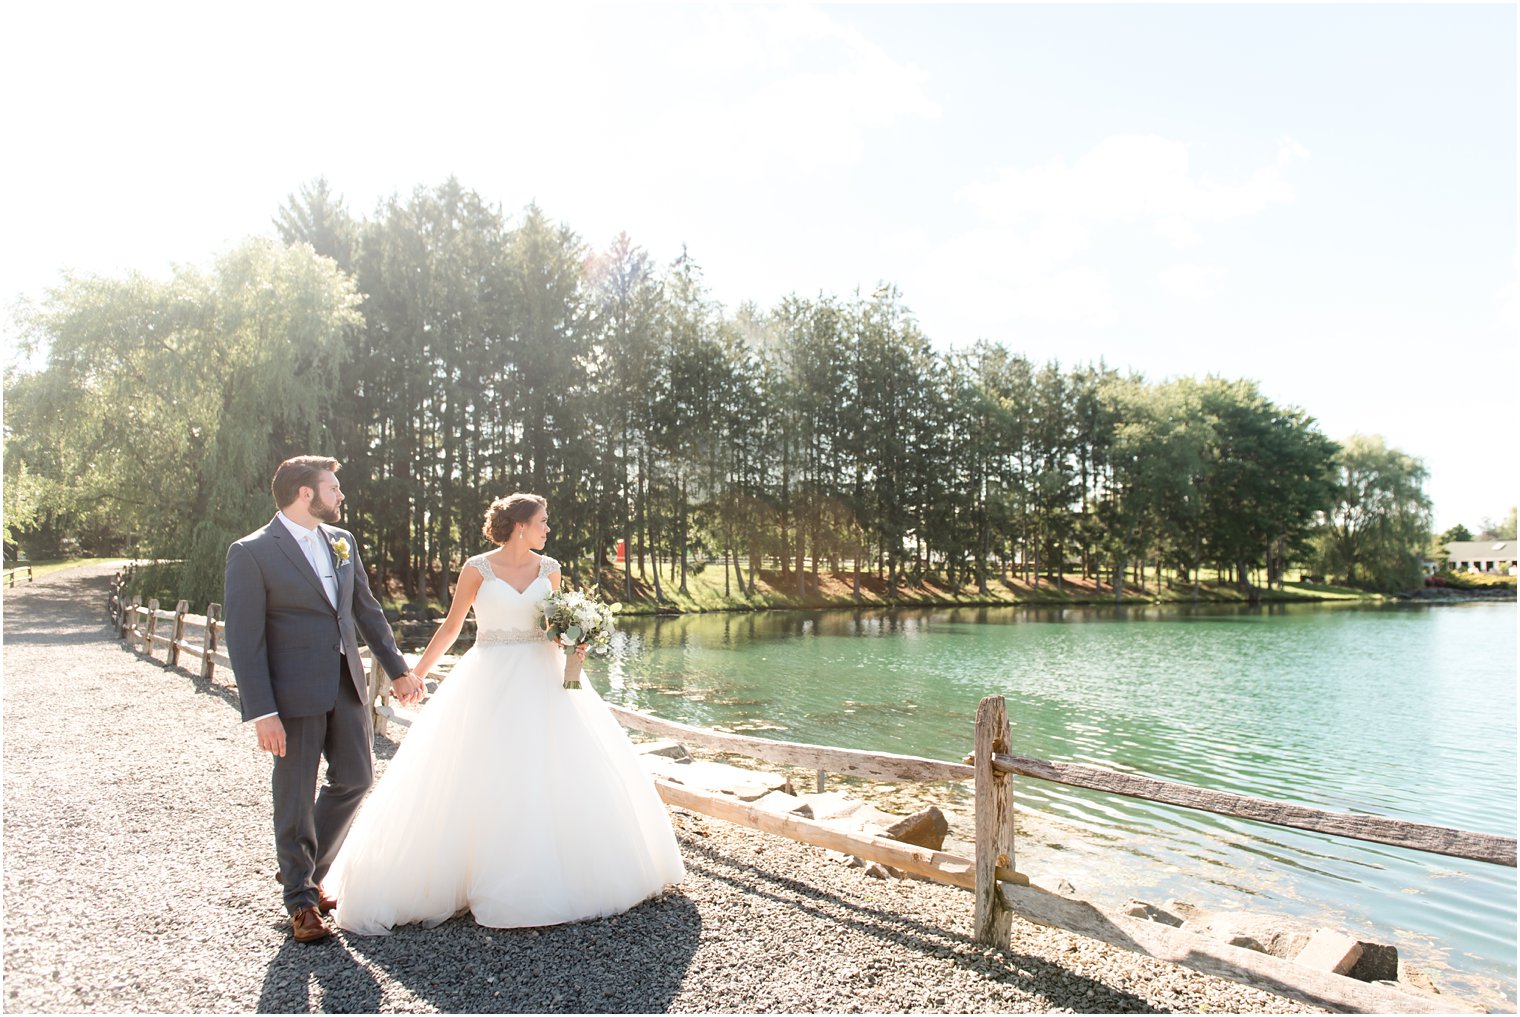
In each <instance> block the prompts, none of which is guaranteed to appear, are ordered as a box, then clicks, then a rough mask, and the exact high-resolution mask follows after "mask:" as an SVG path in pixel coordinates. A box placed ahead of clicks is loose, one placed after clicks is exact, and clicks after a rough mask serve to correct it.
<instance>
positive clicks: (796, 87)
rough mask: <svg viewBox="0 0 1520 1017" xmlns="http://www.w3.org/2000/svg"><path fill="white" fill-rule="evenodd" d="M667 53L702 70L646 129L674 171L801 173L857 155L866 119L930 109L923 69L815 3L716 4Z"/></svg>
mask: <svg viewBox="0 0 1520 1017" xmlns="http://www.w3.org/2000/svg"><path fill="white" fill-rule="evenodd" d="M687 54H690V55H689V56H688V55H687ZM670 55H671V57H672V58H673V59H675V60H677V61H679V62H680V63H683V64H684V63H686V62H687V61H688V60H690V61H692V62H693V66H692V70H693V72H694V73H693V74H692V80H702V78H701V75H700V74H698V73H696V72H698V71H701V70H703V69H704V68H706V69H707V71H708V74H709V76H708V77H707V79H706V84H705V85H704V91H703V92H702V93H701V94H697V95H693V96H691V97H689V98H687V99H685V100H678V101H676V102H674V103H669V104H666V105H665V106H664V107H663V108H662V109H661V111H660V113H659V115H658V117H657V119H656V126H655V129H654V131H652V132H651V133H652V135H653V136H655V137H657V138H659V140H660V148H661V150H662V154H663V156H664V158H665V159H666V160H667V161H670V162H676V163H678V164H679V165H680V166H681V167H682V168H683V172H688V173H703V174H714V175H719V176H722V177H724V178H737V179H738V180H740V181H745V182H753V181H756V180H760V179H763V178H769V177H773V176H775V175H777V174H780V175H784V176H790V177H801V176H807V175H809V174H812V173H815V172H817V171H819V170H825V169H836V168H840V167H846V166H850V165H853V164H855V163H857V162H858V161H859V160H860V159H861V157H862V155H863V153H864V150H865V141H866V134H867V131H868V129H870V128H876V127H885V126H888V125H891V124H893V123H895V122H897V121H898V120H900V119H902V118H905V117H926V118H935V117H938V116H939V114H940V110H939V107H938V105H936V104H935V103H934V101H933V100H932V99H930V98H929V96H928V94H927V93H926V91H925V88H924V86H925V83H926V82H927V79H928V76H927V74H926V73H925V72H924V71H923V70H921V69H919V68H918V67H917V66H915V65H913V64H911V63H906V62H903V61H900V60H896V59H894V58H893V57H892V56H890V55H889V54H888V53H887V52H886V51H885V50H883V49H882V48H881V47H880V46H878V45H876V44H875V43H873V42H871V41H869V40H868V39H866V38H865V37H864V36H862V35H861V34H860V33H858V32H856V31H855V30H853V29H851V28H848V27H846V26H844V25H841V24H839V23H838V22H835V21H833V20H832V19H830V18H829V17H828V16H827V15H826V14H825V13H824V12H822V11H820V10H817V9H815V8H808V7H792V6H786V7H781V8H776V9H765V8H755V9H750V8H722V9H721V10H720V11H718V12H717V13H716V14H715V15H714V16H713V17H712V18H710V19H708V20H707V21H706V24H705V26H704V29H703V31H702V33H701V34H700V35H699V36H698V37H697V38H696V39H695V41H694V42H693V43H691V44H690V45H689V46H683V47H682V52H681V53H672V54H670ZM741 75H742V76H743V77H744V79H745V80H737V76H741ZM725 79H727V80H725ZM751 79H758V80H751ZM672 146H673V147H674V151H673V152H672V151H671V147H672Z"/></svg>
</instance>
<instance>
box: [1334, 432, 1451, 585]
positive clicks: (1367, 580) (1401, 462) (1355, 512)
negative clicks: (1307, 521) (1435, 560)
mask: <svg viewBox="0 0 1520 1017" xmlns="http://www.w3.org/2000/svg"><path fill="white" fill-rule="evenodd" d="M1425 478H1426V471H1425V464H1424V463H1423V462H1421V461H1420V460H1419V459H1416V458H1415V457H1413V456H1411V455H1408V454H1406V453H1404V452H1401V451H1399V450H1398V449H1396V448H1390V447H1389V446H1388V444H1387V443H1386V442H1385V441H1384V440H1383V438H1382V437H1381V436H1380V435H1365V434H1353V435H1352V436H1351V437H1350V438H1348V439H1346V442H1345V444H1344V445H1343V447H1342V448H1341V450H1340V452H1339V453H1338V454H1337V456H1336V458H1335V467H1334V472H1333V474H1332V488H1331V490H1332V492H1333V505H1332V508H1331V509H1330V511H1328V512H1326V513H1324V516H1323V525H1322V527H1321V529H1320V532H1319V534H1318V541H1317V543H1318V548H1319V564H1320V566H1321V567H1322V568H1323V569H1324V571H1326V572H1331V573H1334V574H1336V575H1340V576H1344V577H1345V578H1346V580H1347V582H1350V583H1353V584H1360V585H1366V586H1370V587H1371V588H1373V589H1377V590H1396V589H1401V588H1407V587H1410V586H1415V585H1418V583H1419V581H1420V577H1421V568H1420V556H1421V553H1422V552H1423V551H1424V548H1425V542H1426V540H1427V538H1428V535H1429V533H1430V508H1431V505H1430V497H1429V496H1428V495H1427V494H1426V493H1425Z"/></svg>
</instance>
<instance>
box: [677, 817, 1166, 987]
mask: <svg viewBox="0 0 1520 1017" xmlns="http://www.w3.org/2000/svg"><path fill="white" fill-rule="evenodd" d="M681 854H682V856H683V857H684V858H685V859H686V867H687V868H688V869H689V870H691V871H693V872H700V873H701V874H702V875H703V876H705V877H707V878H708V879H711V880H714V881H716V882H721V883H727V884H728V885H730V886H732V887H734V888H736V889H739V890H742V891H743V892H744V893H746V894H749V895H751V896H755V897H763V898H766V899H767V900H773V901H777V902H779V903H783V904H786V905H787V906H789V907H792V908H795V909H796V910H798V911H800V912H803V913H804V914H807V915H809V916H811V917H813V918H815V919H818V920H822V921H827V922H835V923H838V924H841V925H848V926H849V927H850V929H852V930H853V931H855V932H858V933H863V934H865V935H868V936H871V937H873V938H875V939H879V940H882V941H884V942H888V943H895V944H898V945H900V946H905V947H908V948H910V949H913V950H917V951H920V952H922V953H924V954H929V955H934V956H940V957H944V958H946V959H948V960H951V961H953V962H954V963H955V964H956V965H957V966H958V967H961V968H964V969H966V970H968V971H972V972H975V973H976V974H978V975H979V976H980V977H982V978H987V979H990V980H992V981H997V982H1002V983H1003V984H1006V985H1011V986H1015V987H1016V988H1018V989H1020V990H1021V991H1024V992H1027V993H1029V994H1031V995H1035V996H1048V994H1049V991H1050V989H1051V988H1052V985H1053V984H1054V983H1056V982H1057V981H1059V982H1061V983H1062V985H1061V990H1062V991H1061V995H1062V998H1072V997H1075V998H1082V995H1083V992H1084V990H1087V989H1092V990H1094V992H1095V993H1101V997H1099V998H1103V999H1105V1000H1116V1001H1117V1004H1118V1005H1117V1006H1116V1007H1114V1008H1113V1010H1112V1011H1111V1012H1117V1013H1161V1012H1164V1011H1160V1010H1157V1009H1156V1008H1155V1007H1153V1006H1151V1004H1150V1003H1148V1002H1147V1001H1146V1000H1145V999H1143V998H1142V997H1140V996H1136V995H1135V994H1133V993H1131V992H1127V991H1125V990H1123V989H1120V988H1117V987H1115V986H1112V985H1109V984H1107V983H1105V982H1102V981H1099V980H1097V979H1093V978H1088V977H1086V976H1083V975H1077V974H1075V973H1073V972H1072V971H1071V970H1070V969H1068V968H1065V967H1062V966H1061V965H1060V964H1056V963H1053V962H1051V961H1049V960H1047V959H1045V958H1043V957H1037V956H1034V955H1032V954H1025V953H1019V952H1017V951H1015V950H1014V949H1013V948H1012V947H1011V946H1007V947H1003V948H1002V949H999V950H996V951H991V952H989V951H988V950H987V949H986V948H985V947H981V946H978V945H977V944H976V943H974V942H972V941H970V940H969V939H967V938H965V937H963V936H960V935H958V934H956V933H954V932H951V931H950V930H949V929H947V928H945V927H943V926H939V925H930V924H928V923H926V922H921V921H919V920H918V919H916V918H909V917H907V916H905V915H902V914H899V913H898V912H895V911H884V910H882V909H880V908H876V907H871V906H869V905H865V904H862V903H860V902H859V901H856V900H849V899H846V898H844V897H841V896H840V895H838V894H836V893H832V892H830V891H828V890H823V889H820V888H818V887H817V886H814V885H811V884H809V883H801V882H798V881H797V880H795V879H789V878H787V877H786V876H781V875H778V874H776V873H775V872H771V871H768V870H766V869H763V868H759V867H755V866H751V865H741V864H739V863H737V862H735V861H734V860H733V859H731V858H729V857H727V856H725V855H724V854H722V853H721V852H718V851H715V850H713V849H712V848H710V847H708V846H707V845H705V844H700V843H694V842H693V839H692V838H684V837H683V838H682V839H681ZM798 898H803V899H801V900H799V899H798ZM971 908H972V901H971V896H970V895H969V894H968V895H967V896H966V910H967V912H968V913H969V912H970V911H971ZM1053 1005H1063V1006H1064V1005H1066V1004H1064V1003H1063V1004H1055V1003H1053Z"/></svg>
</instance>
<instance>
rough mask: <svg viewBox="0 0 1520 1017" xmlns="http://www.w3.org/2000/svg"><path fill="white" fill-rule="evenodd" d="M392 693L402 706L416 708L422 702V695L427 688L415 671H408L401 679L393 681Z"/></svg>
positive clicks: (393, 679)
mask: <svg viewBox="0 0 1520 1017" xmlns="http://www.w3.org/2000/svg"><path fill="white" fill-rule="evenodd" d="M391 691H392V692H394V693H395V694H396V698H397V699H399V700H401V705H402V706H416V705H417V704H418V703H420V702H422V694H423V693H424V692H425V691H426V687H425V686H424V685H423V683H422V679H421V678H419V677H418V676H417V674H416V672H414V671H408V672H406V673H405V674H403V675H401V676H400V677H399V678H392V679H391Z"/></svg>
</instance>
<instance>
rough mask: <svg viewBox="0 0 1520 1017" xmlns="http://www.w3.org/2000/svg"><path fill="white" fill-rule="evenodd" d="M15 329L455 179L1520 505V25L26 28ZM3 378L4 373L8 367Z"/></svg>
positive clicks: (15, 142)
mask: <svg viewBox="0 0 1520 1017" xmlns="http://www.w3.org/2000/svg"><path fill="white" fill-rule="evenodd" d="M5 25H6V29H5V32H4V33H3V35H4V41H3V42H0V47H3V50H0V94H3V95H4V96H5V98H4V99H3V103H4V111H5V117H4V124H5V131H4V137H5V140H6V145H5V148H6V152H7V154H6V157H5V159H4V163H3V165H0V179H3V182H4V184H5V186H4V187H3V188H0V229H3V236H4V244H3V253H0V257H3V262H0V308H3V310H4V324H3V328H4V334H5V338H6V341H7V343H8V345H9V344H13V343H14V339H15V337H16V334H17V332H16V327H15V325H14V320H15V315H16V313H17V310H16V309H17V306H18V301H25V300H32V301H35V300H37V299H39V298H40V297H41V296H42V295H43V294H44V292H45V291H46V289H47V288H48V287H49V286H52V285H56V284H57V283H58V282H59V281H60V280H61V279H63V278H64V273H65V272H71V273H75V274H79V275H89V274H100V275H112V276H114V275H121V274H124V273H126V272H130V271H139V272H143V273H146V274H149V275H154V276H167V275H168V274H169V273H170V272H171V271H172V268H173V266H175V265H204V264H208V263H209V262H210V261H211V260H212V259H213V258H214V257H215V256H216V255H217V254H219V253H221V252H223V251H226V250H228V249H229V248H231V247H233V246H234V245H236V244H237V243H238V242H239V241H241V240H243V239H244V238H246V237H248V236H251V235H254V234H270V233H272V227H271V217H272V216H273V215H274V213H275V211H276V210H277V209H278V207H279V206H280V204H281V203H282V202H283V201H284V200H285V199H286V198H287V197H288V196H289V195H290V194H292V193H294V192H296V191H298V190H299V189H300V188H301V186H302V185H303V184H306V183H309V182H310V181H312V180H314V179H315V178H317V177H319V176H322V177H325V178H326V179H327V181H328V182H329V184H330V185H331V187H332V188H333V189H334V191H336V192H337V193H338V194H339V195H341V196H342V197H343V199H344V201H345V203H346V204H347V206H348V207H349V209H350V210H351V211H353V212H355V213H356V214H360V215H365V214H368V213H370V212H372V211H373V210H374V209H375V208H376V207H377V205H378V204H379V203H380V202H381V201H382V200H384V199H385V198H387V197H389V196H391V195H395V194H400V195H406V194H408V193H410V192H411V191H412V190H413V189H415V188H417V187H419V186H434V185H437V184H439V183H442V182H443V181H444V180H446V179H447V178H448V177H450V176H455V177H457V178H458V179H459V180H460V181H461V183H463V184H464V185H465V186H466V187H469V188H472V189H474V190H475V191H477V192H478V193H480V194H481V195H482V196H484V197H485V198H486V199H487V200H488V201H491V202H494V203H496V204H499V205H500V207H501V208H502V209H503V211H504V212H505V213H506V214H507V215H508V216H509V217H513V218H515V217H517V216H518V215H520V213H521V210H522V209H523V208H524V207H525V206H526V205H528V203H530V202H537V203H538V204H539V206H540V207H541V208H542V209H543V210H544V211H545V213H546V214H548V215H549V216H550V217H551V218H554V219H556V220H558V221H560V222H563V223H564V224H566V225H568V226H569V227H571V228H572V229H573V230H575V231H576V233H577V234H579V235H580V237H581V238H582V239H583V240H584V241H585V242H586V243H587V244H589V245H591V246H592V247H595V248H604V247H606V246H607V245H608V244H609V243H610V241H611V240H612V238H613V237H615V236H616V235H617V234H618V233H619V232H626V233H627V234H628V235H629V236H630V237H631V238H632V239H633V241H634V242H635V243H636V244H638V245H640V246H642V247H644V248H645V249H647V250H648V251H649V252H650V253H651V254H652V255H654V256H655V257H656V258H657V259H659V260H661V261H664V262H668V261H670V260H672V259H674V258H675V257H676V256H677V255H679V254H680V252H681V248H682V245H685V246H686V247H687V249H688V250H689V251H690V252H691V254H692V256H693V257H694V258H695V259H696V261H697V263H698V264H699V265H701V267H702V270H703V273H704V277H705V279H706V282H707V285H708V286H709V288H710V290H711V293H712V296H713V297H714V298H715V299H716V300H718V301H719V302H721V303H722V304H724V305H725V306H726V307H727V308H729V309H733V308H734V307H736V306H737V305H738V304H739V303H740V302H741V301H745V300H752V301H755V302H756V303H757V304H759V305H760V306H761V307H768V306H771V305H773V304H774V303H775V302H776V301H777V300H779V299H780V298H781V297H782V296H784V295H786V294H788V293H798V294H802V295H816V294H818V293H830V294H835V295H838V296H841V297H848V296H850V295H851V294H853V293H854V292H855V291H856V290H857V289H859V290H862V291H864V292H867V293H869V292H870V291H872V290H874V289H875V288H876V287H877V286H878V285H879V284H880V283H883V282H887V283H891V284H894V285H896V286H897V287H898V289H899V291H900V293H901V296H902V299H903V301H904V302H905V304H906V305H907V306H908V307H909V308H910V309H911V310H912V312H913V314H914V315H915V317H916V318H917V319H918V321H919V323H920V325H921V327H922V328H923V330H924V332H925V333H926V334H927V335H928V336H929V337H930V338H931V339H932V341H933V342H934V343H935V345H936V346H938V347H939V348H941V349H945V350H949V349H954V348H958V347H962V346H965V345H968V344H970V343H972V342H975V341H976V340H978V339H988V340H993V341H997V342H1001V343H1003V344H1004V345H1006V346H1008V347H1009V348H1010V349H1013V350H1015V351H1018V352H1022V353H1024V354H1026V355H1028V356H1029V357H1031V358H1032V359H1035V360H1037V361H1045V360H1049V359H1059V360H1060V361H1061V362H1062V363H1063V364H1066V365H1073V364H1079V363H1088V362H1092V363H1096V362H1098V361H1102V362H1104V363H1106V364H1108V365H1109V366H1110V367H1114V368H1118V369H1120V370H1125V371H1131V370H1132V371H1135V372H1138V373H1141V374H1143V375H1144V376H1145V377H1147V378H1149V379H1151V380H1156V381H1159V380H1162V379H1165V378H1169V377H1175V376H1179V375H1195V376H1203V375H1207V374H1217V375H1222V376H1225V377H1230V378H1237V377H1245V378H1250V379H1253V380H1255V381H1257V382H1259V383H1260V385H1261V388H1262V391H1263V392H1264V393H1265V394H1266V395H1267V396H1268V397H1269V398H1271V399H1273V400H1274V401H1276V402H1278V403H1281V404H1285V405H1293V406H1299V407H1302V408H1303V409H1304V410H1306V411H1307V412H1308V413H1309V414H1310V415H1312V416H1313V417H1315V418H1316V419H1317V420H1318V421H1319V424H1320V426H1321V428H1322V429H1323V430H1324V432H1325V433H1326V434H1328V435H1330V436H1331V437H1332V438H1344V437H1346V436H1349V435H1350V434H1353V433H1357V432H1360V433H1369V434H1372V433H1375V434H1381V435H1383V436H1384V438H1386V439H1387V441H1388V442H1389V443H1390V444H1391V445H1394V446H1395V447H1398V448H1400V449H1402V450H1404V451H1405V452H1408V453H1410V454H1411V455H1414V456H1417V457H1419V458H1420V459H1421V460H1423V461H1424V463H1425V465H1426V467H1427V468H1428V470H1429V471H1430V479H1429V482H1428V484H1427V490H1428V492H1429V493H1430V495H1431V497H1432V499H1433V500H1434V503H1435V521H1436V524H1437V527H1438V528H1440V529H1444V528H1446V527H1449V526H1451V525H1454V524H1456V523H1458V522H1460V523H1463V524H1465V525H1467V526H1468V527H1470V528H1472V529H1474V530H1476V529H1477V528H1478V525H1479V524H1480V522H1481V521H1482V519H1483V518H1484V517H1490V518H1494V519H1498V518H1500V517H1502V516H1504V515H1505V514H1506V513H1507V511H1508V509H1509V507H1510V506H1512V505H1514V504H1515V501H1516V492H1517V487H1520V483H1517V479H1516V457H1515V453H1514V443H1513V439H1514V436H1515V429H1514V426H1513V420H1514V414H1513V411H1512V409H1511V407H1512V406H1513V404H1514V400H1515V387H1516V380H1517V372H1516V367H1517V363H1516V348H1517V343H1516V338H1517V328H1520V287H1517V272H1520V262H1517V202H1516V82H1517V77H1516V41H1517V35H1516V30H1517V26H1516V10H1515V7H1514V6H1513V5H1509V4H1487V5H1467V6H1455V5H1430V6H1426V5H1375V4H1353V5H1334V6H1331V5H1317V4H1301V5H1247V6H1242V5H1207V4H1193V5H1188V4H1184V5H1167V6H1149V5H1096V4H1094V5H1026V4H1007V5H1003V4H972V5H944V4H893V5H870V4H851V5H828V6H804V5H785V6H770V5H744V6H736V5H734V6H731V5H695V4H688V5H676V4H661V5H652V6H650V5H617V6H602V5H592V4H568V3H567V4H556V5H552V6H551V5H548V4H505V3H501V4H485V3H475V4H460V3H447V2H442V3H431V4H428V5H425V6H424V5H418V4H393V3H365V4H356V3H344V2H327V3H320V4H315V3H302V4H289V3H282V2H271V3H262V4H258V5H254V4H206V3H197V4H184V5H175V4H166V3H152V2H143V3H135V4H119V3H118V4H111V5H105V4H78V3H69V2H66V0H65V2H58V3H49V4H40V3H32V4H18V5H12V7H11V8H10V9H8V12H7V14H6V17H5ZM12 360H13V358H12V357H8V358H7V362H12Z"/></svg>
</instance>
